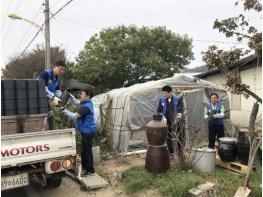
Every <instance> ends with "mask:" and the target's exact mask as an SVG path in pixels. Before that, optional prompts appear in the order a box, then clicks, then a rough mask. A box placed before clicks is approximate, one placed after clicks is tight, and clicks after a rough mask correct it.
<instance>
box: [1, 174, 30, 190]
mask: <svg viewBox="0 0 263 197" xmlns="http://www.w3.org/2000/svg"><path fill="white" fill-rule="evenodd" d="M27 185H29V178H28V174H27V173H23V174H18V175H14V176H2V177H1V190H8V189H14V188H17V187H23V186H27Z"/></svg>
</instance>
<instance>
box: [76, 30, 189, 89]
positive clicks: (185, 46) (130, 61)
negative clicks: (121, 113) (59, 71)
mask: <svg viewBox="0 0 263 197" xmlns="http://www.w3.org/2000/svg"><path fill="white" fill-rule="evenodd" d="M192 59H193V53H192V40H191V39H190V38H189V37H188V36H187V35H184V36H180V35H177V34H175V33H173V32H171V31H169V30H167V29H166V28H165V27H155V28H148V27H142V28H137V27H136V26H128V27H125V26H118V27H115V28H108V29H105V30H103V31H101V32H100V33H99V34H95V35H94V36H93V37H91V38H90V39H89V40H88V41H87V42H86V44H85V47H84V49H83V50H82V51H81V52H80V53H79V56H78V58H77V64H76V66H75V67H74V68H73V73H74V77H75V78H77V79H79V80H80V81H82V82H85V83H89V84H91V85H93V86H95V87H96V88H97V89H99V90H100V91H103V90H107V89H113V88H119V87H122V86H123V85H124V82H126V84H127V81H128V84H129V85H131V84H135V83H142V82H146V81H149V80H156V79H160V78H165V77H170V76H172V75H173V74H174V73H175V72H178V71H179V70H180V69H183V68H184V65H187V64H188V63H189V62H190V60H192Z"/></svg>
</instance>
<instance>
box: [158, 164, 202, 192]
mask: <svg viewBox="0 0 263 197" xmlns="http://www.w3.org/2000/svg"><path fill="white" fill-rule="evenodd" d="M201 183H202V179H201V177H200V176H198V175H197V174H195V173H193V172H192V171H188V172H185V171H178V170H176V169H170V170H169V171H167V172H166V173H165V174H164V175H163V176H162V177H161V179H157V181H156V182H155V186H156V188H157V189H158V191H159V192H160V193H161V194H162V195H163V196H173V197H177V196H181V197H183V196H189V193H188V190H189V189H191V188H193V187H195V186H197V185H199V184H201Z"/></svg>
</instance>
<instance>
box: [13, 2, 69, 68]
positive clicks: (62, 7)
mask: <svg viewBox="0 0 263 197" xmlns="http://www.w3.org/2000/svg"><path fill="white" fill-rule="evenodd" d="M72 1H73V0H70V1H68V2H67V3H66V4H65V5H63V6H62V7H61V8H59V9H58V10H57V11H56V12H55V14H54V15H52V16H51V17H49V19H48V20H50V19H52V18H53V17H54V16H55V15H57V14H58V13H59V12H60V11H61V10H63V9H64V8H65V7H66V6H67V5H69V4H70V3H71V2H72ZM40 31H41V29H39V30H38V31H37V33H36V34H35V36H34V37H33V38H32V39H31V41H30V42H29V43H28V45H27V46H26V48H25V49H24V50H23V51H22V53H21V54H20V55H19V56H18V58H17V59H16V61H15V62H14V64H16V63H17V62H18V61H19V59H20V58H21V57H22V56H23V55H24V53H25V52H26V50H27V49H28V47H29V46H30V45H31V44H32V43H33V41H34V40H35V39H36V37H37V36H38V34H39V32H40Z"/></svg>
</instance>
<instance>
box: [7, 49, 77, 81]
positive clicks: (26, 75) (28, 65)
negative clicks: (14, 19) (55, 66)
mask: <svg viewBox="0 0 263 197" xmlns="http://www.w3.org/2000/svg"><path fill="white" fill-rule="evenodd" d="M50 56H51V63H55V62H56V61H57V60H64V61H65V62H66V64H67V65H68V66H72V65H73V64H72V63H70V62H69V61H67V57H66V52H65V50H64V49H62V48H60V47H51V49H50ZM44 69H45V48H44V46H37V47H36V48H35V49H33V50H32V51H30V52H28V53H25V54H24V55H23V56H22V57H21V58H20V59H19V60H18V56H17V55H15V56H14V57H11V58H10V60H9V62H8V63H7V64H6V67H5V69H2V72H3V77H4V78H11V79H35V78H36V77H37V76H38V75H39V74H40V73H41V72H42V71H43V70H44ZM68 74H69V72H67V73H66V75H68Z"/></svg>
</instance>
